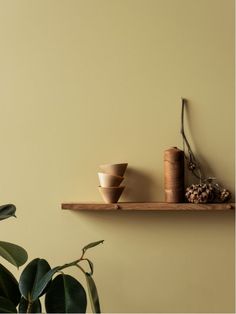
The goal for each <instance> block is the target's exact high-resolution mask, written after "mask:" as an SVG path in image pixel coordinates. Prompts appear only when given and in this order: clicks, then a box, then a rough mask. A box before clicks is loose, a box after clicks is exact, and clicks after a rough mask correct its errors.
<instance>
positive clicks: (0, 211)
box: [0, 204, 16, 220]
mask: <svg viewBox="0 0 236 314" xmlns="http://www.w3.org/2000/svg"><path fill="white" fill-rule="evenodd" d="M15 212H16V206H15V205H13V204H6V205H1V206H0V220H3V219H7V218H9V217H12V216H14V217H16V216H15Z"/></svg>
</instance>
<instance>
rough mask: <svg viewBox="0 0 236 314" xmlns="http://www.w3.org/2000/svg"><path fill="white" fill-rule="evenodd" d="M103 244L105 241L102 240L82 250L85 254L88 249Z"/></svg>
mask: <svg viewBox="0 0 236 314" xmlns="http://www.w3.org/2000/svg"><path fill="white" fill-rule="evenodd" d="M103 242H104V240H100V241H96V242H92V243H89V244H87V245H86V246H85V247H83V249H82V250H83V252H84V253H85V252H86V251H87V250H88V249H91V248H92V247H94V246H97V245H99V244H101V243H103Z"/></svg>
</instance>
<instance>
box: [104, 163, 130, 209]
mask: <svg viewBox="0 0 236 314" xmlns="http://www.w3.org/2000/svg"><path fill="white" fill-rule="evenodd" d="M127 166H128V164H127V163H120V164H105V165H100V168H101V170H102V172H98V178H99V182H100V185H99V187H98V189H99V191H100V193H101V195H102V198H103V200H104V202H105V203H107V204H112V203H117V202H118V200H119V198H120V196H121V194H122V192H123V191H124V188H125V186H124V185H120V184H121V182H122V181H123V180H124V173H125V170H126V168H127Z"/></svg>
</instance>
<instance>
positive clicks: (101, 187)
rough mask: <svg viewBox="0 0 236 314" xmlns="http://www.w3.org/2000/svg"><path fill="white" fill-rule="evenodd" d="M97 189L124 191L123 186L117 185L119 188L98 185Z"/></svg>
mask: <svg viewBox="0 0 236 314" xmlns="http://www.w3.org/2000/svg"><path fill="white" fill-rule="evenodd" d="M98 188H99V189H100V190H121V189H124V188H125V185H119V186H107V187H105V186H101V185H99V186H98Z"/></svg>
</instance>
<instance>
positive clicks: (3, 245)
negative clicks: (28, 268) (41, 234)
mask: <svg viewBox="0 0 236 314" xmlns="http://www.w3.org/2000/svg"><path fill="white" fill-rule="evenodd" d="M0 256H1V257H3V258H4V259H6V260H7V261H8V262H9V263H11V264H12V265H14V266H16V267H20V266H22V265H23V264H24V263H25V262H26V261H27V259H28V254H27V252H26V250H25V249H23V248H22V247H21V246H19V245H16V244H13V243H9V242H4V241H0Z"/></svg>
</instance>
